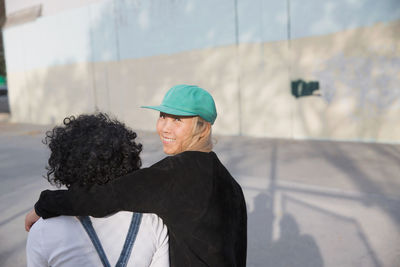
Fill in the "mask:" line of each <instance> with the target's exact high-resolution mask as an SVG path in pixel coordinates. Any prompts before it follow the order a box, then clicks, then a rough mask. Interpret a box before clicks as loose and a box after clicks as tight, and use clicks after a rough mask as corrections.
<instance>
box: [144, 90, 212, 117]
mask: <svg viewBox="0 0 400 267" xmlns="http://www.w3.org/2000/svg"><path fill="white" fill-rule="evenodd" d="M142 108H150V109H155V110H158V111H161V112H164V113H166V114H171V115H177V116H200V117H201V118H203V119H204V120H205V121H208V122H210V123H211V124H213V123H214V121H215V119H216V118H217V110H216V108H215V103H214V99H213V98H212V96H211V95H210V93H209V92H207V91H206V90H204V89H202V88H200V87H198V86H196V85H186V84H180V85H175V86H174V87H172V88H171V89H169V90H168V92H167V93H166V94H165V96H164V99H163V101H162V103H161V105H159V106H142Z"/></svg>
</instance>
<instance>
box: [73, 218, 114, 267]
mask: <svg viewBox="0 0 400 267" xmlns="http://www.w3.org/2000/svg"><path fill="white" fill-rule="evenodd" d="M78 219H79V220H80V221H81V223H82V225H83V228H85V230H86V233H87V234H88V235H89V237H90V240H92V243H93V245H94V247H95V249H96V251H97V254H98V255H99V257H100V260H101V262H102V263H103V266H104V267H111V265H110V262H109V261H108V259H107V256H106V253H105V252H104V249H103V246H102V245H101V243H100V240H99V238H98V236H97V234H96V231H95V230H94V228H93V225H92V221H91V220H90V218H89V217H88V216H78Z"/></svg>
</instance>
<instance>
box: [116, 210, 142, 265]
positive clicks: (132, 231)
mask: <svg viewBox="0 0 400 267" xmlns="http://www.w3.org/2000/svg"><path fill="white" fill-rule="evenodd" d="M141 221H142V214H141V213H134V214H133V215H132V220H131V225H130V226H129V230H128V234H127V236H126V239H125V243H124V247H123V248H122V252H121V255H120V256H119V259H118V262H117V264H116V265H115V266H116V267H125V266H126V265H127V264H128V260H129V256H130V255H131V252H132V247H133V244H134V243H135V240H136V236H137V233H138V231H139V227H140V223H141Z"/></svg>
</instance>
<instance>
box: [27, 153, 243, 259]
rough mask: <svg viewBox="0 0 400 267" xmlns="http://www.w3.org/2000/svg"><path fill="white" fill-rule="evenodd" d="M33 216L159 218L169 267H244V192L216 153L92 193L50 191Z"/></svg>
mask: <svg viewBox="0 0 400 267" xmlns="http://www.w3.org/2000/svg"><path fill="white" fill-rule="evenodd" d="M35 210H36V213H37V214H38V215H40V216H41V217H43V218H49V217H54V216H57V215H75V216H77V215H92V216H95V217H103V216H106V215H109V214H111V213H114V212H117V211H121V210H126V211H134V212H143V213H156V214H157V215H158V216H160V217H161V218H162V219H163V220H164V223H165V224H166V225H167V226H168V231H169V232H168V233H169V246H170V260H171V266H177V267H187V266H213V267H219V266H229V267H233V266H246V247H247V214H246V204H245V200H244V197H243V192H242V189H241V187H240V185H239V184H238V183H237V182H236V181H235V180H234V179H233V178H232V176H231V175H230V174H229V172H228V171H227V170H226V168H225V167H224V166H223V165H222V164H221V162H220V161H219V159H218V158H217V155H216V154H215V153H214V152H210V153H204V152H196V151H186V152H183V153H181V154H178V155H175V156H170V157H167V158H165V159H163V160H161V161H159V162H157V163H156V164H154V165H153V166H151V167H149V168H143V169H141V170H138V171H135V172H133V173H130V174H128V175H126V176H124V177H122V178H120V179H117V180H115V181H112V182H110V183H108V184H107V185H101V186H93V187H92V188H91V189H90V190H88V191H87V190H84V189H82V188H71V189H70V190H57V191H50V190H46V191H43V192H42V193H41V195H40V199H39V201H38V202H37V203H36V205H35Z"/></svg>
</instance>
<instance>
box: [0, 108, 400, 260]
mask: <svg viewBox="0 0 400 267" xmlns="http://www.w3.org/2000/svg"><path fill="white" fill-rule="evenodd" d="M49 127H50V126H37V125H24V124H11V123H8V122H7V116H4V114H3V116H0V183H1V186H0V212H1V217H0V240H1V241H0V266H25V265H26V259H25V252H24V248H25V241H26V237H27V233H26V232H25V231H24V229H23V220H24V216H25V213H26V212H27V211H28V210H29V209H31V208H32V205H33V204H34V202H35V201H36V199H37V198H38V195H39V193H40V191H41V190H42V189H45V188H47V187H48V185H47V182H46V180H45V179H44V178H42V175H43V174H44V173H45V169H44V167H45V164H46V159H47V156H48V152H47V150H46V148H45V146H44V145H43V144H42V143H41V140H42V138H43V136H44V132H45V130H46V129H48V128H49ZM139 135H140V136H141V141H142V143H143V144H144V153H143V158H144V165H145V166H148V165H150V164H151V163H154V162H155V161H157V160H159V159H161V158H162V157H163V154H162V153H161V146H160V144H159V142H158V139H157V137H156V136H155V135H154V134H152V133H146V132H139ZM216 139H217V144H216V145H215V151H216V153H217V154H218V155H219V157H220V159H221V161H222V162H223V163H224V164H225V165H226V166H227V168H228V169H229V170H230V171H231V173H232V174H233V176H234V177H236V178H237V180H238V181H239V183H240V184H241V185H242V187H243V190H244V192H245V196H246V201H247V205H248V226H249V227H248V235H249V241H248V266H285V267H286V266H306V267H312V266H328V267H338V266H346V267H347V266H362V267H368V266H373V267H377V266H390V267H395V266H400V164H399V163H400V146H399V145H385V144H366V143H341V142H321V141H288V140H278V139H262V138H246V137H217V138H216Z"/></svg>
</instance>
